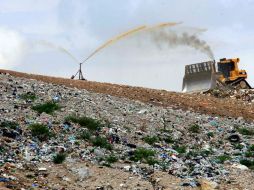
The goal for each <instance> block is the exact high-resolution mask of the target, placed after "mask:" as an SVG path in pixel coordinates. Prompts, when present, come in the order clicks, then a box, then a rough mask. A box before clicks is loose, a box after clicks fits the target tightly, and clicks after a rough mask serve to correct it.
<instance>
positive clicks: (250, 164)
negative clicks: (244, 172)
mask: <svg viewBox="0 0 254 190" xmlns="http://www.w3.org/2000/svg"><path fill="white" fill-rule="evenodd" d="M240 164H242V165H245V166H247V167H248V168H249V169H252V170H254V161H251V160H248V159H243V160H240Z"/></svg>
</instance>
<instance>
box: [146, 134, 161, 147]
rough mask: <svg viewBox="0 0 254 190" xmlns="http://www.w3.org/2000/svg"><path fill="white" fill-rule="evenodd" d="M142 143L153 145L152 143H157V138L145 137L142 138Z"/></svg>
mask: <svg viewBox="0 0 254 190" xmlns="http://www.w3.org/2000/svg"><path fill="white" fill-rule="evenodd" d="M144 141H145V142H146V143H147V144H150V145H154V143H156V142H158V141H159V138H158V137H156V136H151V137H150V136H146V137H144Z"/></svg>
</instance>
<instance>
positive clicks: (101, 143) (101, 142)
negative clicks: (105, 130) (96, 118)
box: [91, 136, 112, 150]
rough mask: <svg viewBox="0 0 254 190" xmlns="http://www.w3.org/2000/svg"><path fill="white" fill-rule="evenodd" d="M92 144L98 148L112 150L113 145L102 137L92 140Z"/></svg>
mask: <svg viewBox="0 0 254 190" xmlns="http://www.w3.org/2000/svg"><path fill="white" fill-rule="evenodd" d="M91 142H92V144H93V145H94V146H98V147H101V148H105V149H108V150H112V145H111V144H110V143H109V142H108V140H107V139H106V138H104V137H100V136H98V137H95V138H94V139H92V141H91Z"/></svg>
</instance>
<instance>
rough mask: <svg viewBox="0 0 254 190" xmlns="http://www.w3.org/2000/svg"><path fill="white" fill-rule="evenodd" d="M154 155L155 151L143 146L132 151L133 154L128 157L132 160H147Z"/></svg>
mask: <svg viewBox="0 0 254 190" xmlns="http://www.w3.org/2000/svg"><path fill="white" fill-rule="evenodd" d="M154 155H155V151H153V150H149V149H145V148H138V149H136V150H135V151H134V155H133V156H132V157H131V158H130V160H132V161H135V162H137V161H142V160H145V161H147V160H149V159H150V158H151V157H153V156H154Z"/></svg>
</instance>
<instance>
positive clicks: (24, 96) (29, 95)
mask: <svg viewBox="0 0 254 190" xmlns="http://www.w3.org/2000/svg"><path fill="white" fill-rule="evenodd" d="M19 97H20V98H21V99H23V100H31V101H34V100H35V99H36V98H37V97H36V95H35V93H32V92H27V93H24V94H21V95H20V96H19Z"/></svg>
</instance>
